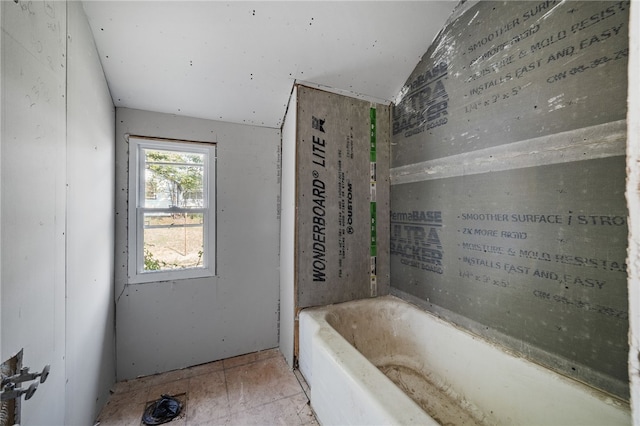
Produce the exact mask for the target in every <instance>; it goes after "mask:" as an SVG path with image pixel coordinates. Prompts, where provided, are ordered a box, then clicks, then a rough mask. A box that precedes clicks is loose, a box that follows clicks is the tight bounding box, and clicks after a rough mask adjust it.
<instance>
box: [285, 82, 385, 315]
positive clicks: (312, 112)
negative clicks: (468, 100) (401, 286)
mask: <svg viewBox="0 0 640 426" xmlns="http://www.w3.org/2000/svg"><path fill="white" fill-rule="evenodd" d="M296 105H297V109H296V148H295V149H296V154H295V155H296V165H295V167H296V177H295V179H296V201H295V203H296V230H295V231H296V236H295V256H296V257H295V265H296V267H295V268H296V269H295V286H296V287H295V288H296V291H295V294H296V306H297V307H300V308H304V307H308V306H319V305H327V304H330V303H338V302H344V301H347V300H354V299H362V298H366V297H374V296H377V295H384V294H387V293H388V291H389V269H388V268H389V262H388V259H389V252H388V247H389V246H388V235H389V234H388V228H387V223H388V214H389V209H388V205H389V193H388V164H389V118H390V117H389V107H388V106H385V105H381V104H375V103H372V102H369V101H365V100H361V99H355V98H351V97H347V96H342V95H339V94H336V93H330V92H327V91H323V90H318V89H314V88H310V87H306V86H298V88H297V104H296Z"/></svg>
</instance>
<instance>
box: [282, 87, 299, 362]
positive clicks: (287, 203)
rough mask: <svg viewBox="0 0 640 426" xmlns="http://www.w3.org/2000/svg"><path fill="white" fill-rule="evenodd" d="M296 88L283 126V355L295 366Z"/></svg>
mask: <svg viewBox="0 0 640 426" xmlns="http://www.w3.org/2000/svg"><path fill="white" fill-rule="evenodd" d="M297 105H298V88H297V86H294V87H293V90H292V93H291V97H290V99H289V107H288V108H287V114H286V116H285V119H284V124H283V126H282V147H281V152H282V154H281V161H280V164H281V169H280V170H281V174H280V326H279V335H280V352H282V354H283V355H284V357H285V359H286V360H287V364H289V366H290V367H293V362H294V361H293V357H294V332H295V331H294V329H295V315H296V312H295V296H294V295H295V286H294V279H295V269H294V268H295V221H296V122H297V118H296V112H297V108H298V107H297Z"/></svg>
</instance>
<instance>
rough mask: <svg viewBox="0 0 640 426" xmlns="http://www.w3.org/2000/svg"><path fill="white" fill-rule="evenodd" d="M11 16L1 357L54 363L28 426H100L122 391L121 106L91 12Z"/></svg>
mask: <svg viewBox="0 0 640 426" xmlns="http://www.w3.org/2000/svg"><path fill="white" fill-rule="evenodd" d="M0 7H1V11H2V13H1V14H2V33H1V38H2V40H1V42H2V49H1V51H2V138H1V140H2V145H1V150H0V152H1V158H2V167H1V171H2V178H1V182H2V188H1V191H2V196H1V199H2V206H1V207H2V209H1V212H2V213H1V217H2V225H1V229H2V251H1V252H2V258H1V267H0V269H1V271H2V280H1V284H2V287H1V290H2V297H1V300H2V324H1V335H2V342H1V352H2V354H1V355H2V359H6V358H8V357H9V356H11V355H13V354H15V353H16V352H18V351H19V350H20V349H21V348H24V365H25V366H29V367H31V370H32V371H39V370H41V369H42V367H43V366H44V365H45V364H51V374H50V376H49V378H48V379H47V381H46V382H45V383H44V384H41V385H40V386H39V388H38V391H37V392H36V394H35V395H34V396H33V398H31V399H30V400H29V401H25V402H23V404H22V414H23V416H22V424H92V423H93V420H94V419H95V416H96V415H97V412H98V410H99V409H100V408H101V406H102V404H103V403H104V402H105V401H106V398H107V397H108V395H109V388H110V386H111V385H112V384H113V383H114V381H115V368H114V364H115V363H114V352H115V346H114V345H115V342H114V338H113V304H112V303H111V302H110V299H111V298H112V294H113V274H112V270H113V254H112V253H113V217H114V212H113V202H112V200H113V197H111V196H109V195H106V196H105V194H110V193H112V192H113V186H114V184H113V179H112V177H113V171H112V170H113V168H114V158H113V143H114V142H113V128H114V126H113V119H114V110H113V105H112V103H111V99H110V96H109V92H108V89H107V87H106V83H105V79H104V76H103V73H102V69H101V67H100V63H99V61H98V58H97V54H96V51H95V47H94V46H93V43H92V36H91V33H90V32H89V31H88V26H87V23H86V18H85V16H84V13H83V11H82V7H81V6H80V4H79V3H69V4H67V3H66V2H44V1H31V2H22V1H20V2H18V3H15V2H13V1H11V2H1V4H0ZM71 80H73V81H71ZM65 293H66V294H65Z"/></svg>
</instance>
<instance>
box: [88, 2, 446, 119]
mask: <svg viewBox="0 0 640 426" xmlns="http://www.w3.org/2000/svg"><path fill="white" fill-rule="evenodd" d="M83 5H84V9H85V12H86V14H87V17H88V19H89V23H90V25H91V29H92V32H93V35H94V38H95V42H96V45H97V48H98V51H99V53H100V57H101V60H102V65H103V68H104V72H105V75H106V78H107V81H108V83H109V88H110V90H111V95H112V97H113V101H114V104H115V105H116V106H117V107H128V108H137V109H143V110H149V111H158V112H165V113H172V114H177V115H185V116H191V117H198V118H207V119H213V120H221V121H227V122H233V123H244V124H251V125H257V126H265V127H274V128H278V127H280V126H281V124H282V121H283V119H284V115H285V113H286V106H287V103H288V100H289V95H290V93H291V88H292V85H293V84H294V83H295V82H296V81H298V82H309V83H313V84H316V85H321V86H327V87H330V88H334V89H339V90H343V91H347V92H352V93H354V94H360V95H366V96H367V97H370V98H373V99H378V100H380V101H393V100H394V98H395V97H396V96H397V95H398V93H399V92H400V89H401V87H402V85H403V84H404V82H405V81H406V79H407V78H408V77H409V74H410V73H411V71H412V70H413V69H414V67H415V66H416V64H417V63H418V61H419V60H420V58H421V56H422V55H423V54H424V53H425V51H426V50H427V48H428V47H429V45H430V44H431V42H432V40H433V39H434V37H435V36H436V34H437V33H438V31H439V30H440V29H441V28H442V27H443V25H444V22H445V21H446V19H447V18H448V17H449V16H450V14H451V12H452V10H453V8H454V6H455V5H456V2H454V1H410V2H403V1H374V2H363V1H340V2H329V1H327V2H324V1H323V2H308V1H289V2H271V1H260V2H244V1H235V2H219V1H141V0H140V1H90V0H89V1H85V2H83Z"/></svg>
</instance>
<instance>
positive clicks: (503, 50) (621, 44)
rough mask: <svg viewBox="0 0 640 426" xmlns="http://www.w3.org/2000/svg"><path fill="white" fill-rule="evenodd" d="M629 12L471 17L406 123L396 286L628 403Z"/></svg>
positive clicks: (515, 11)
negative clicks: (626, 155)
mask: <svg viewBox="0 0 640 426" xmlns="http://www.w3.org/2000/svg"><path fill="white" fill-rule="evenodd" d="M628 9H629V2H589V1H587V2H555V1H544V2H478V3H476V4H473V5H468V6H466V5H463V6H462V9H461V10H458V12H457V14H456V15H455V16H454V17H453V18H452V20H451V21H450V22H449V24H448V25H447V26H446V27H445V28H444V29H443V31H442V32H441V33H440V34H439V36H438V37H437V38H436V40H435V41H434V44H433V45H432V46H431V47H430V48H429V50H428V51H427V53H426V54H425V55H424V57H423V59H422V61H421V62H420V64H419V65H418V66H417V68H416V70H415V71H414V73H413V74H412V75H411V77H410V78H409V80H408V81H407V83H406V84H405V86H404V89H403V93H402V96H401V98H400V100H399V102H398V105H397V107H396V108H395V109H394V111H393V113H392V133H393V135H392V168H391V177H392V186H391V216H390V225H391V227H390V234H391V237H390V244H391V277H392V282H391V285H392V287H393V288H394V289H397V290H398V291H400V294H407V295H409V296H410V297H415V299H416V300H418V301H419V302H420V304H421V305H422V306H423V307H425V308H426V309H428V310H431V311H434V312H437V313H438V314H440V315H442V316H444V317H446V318H448V319H449V320H451V321H453V322H455V323H457V324H459V325H461V326H463V327H466V328H469V329H471V330H472V331H474V332H476V333H479V334H481V335H483V336H485V337H488V338H490V339H491V340H493V341H496V342H498V343H500V344H503V345H504V346H506V347H508V348H509V349H511V350H515V351H517V352H518V353H520V354H522V355H524V356H527V357H528V358H530V359H533V360H534V361H536V362H539V363H541V364H543V365H546V366H548V367H550V368H553V369H556V370H558V371H560V372H562V373H563V374H566V375H568V376H571V377H574V378H576V379H578V380H580V381H583V382H586V383H588V384H590V385H592V386H595V387H598V388H600V389H602V390H605V391H606V392H609V393H611V394H614V395H616V396H618V397H619V398H621V399H628V397H629V391H628V377H627V374H628V373H627V356H628V344H627V332H628V307H627V306H628V300H627V282H626V248H627V208H626V204H625V198H624V188H625V159H624V140H625V138H626V131H625V126H624V119H625V116H626V94H627V77H626V75H627V55H628V41H627V32H628Z"/></svg>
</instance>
